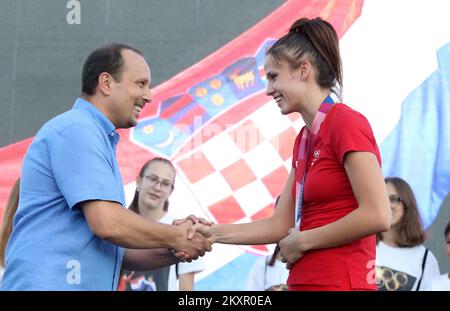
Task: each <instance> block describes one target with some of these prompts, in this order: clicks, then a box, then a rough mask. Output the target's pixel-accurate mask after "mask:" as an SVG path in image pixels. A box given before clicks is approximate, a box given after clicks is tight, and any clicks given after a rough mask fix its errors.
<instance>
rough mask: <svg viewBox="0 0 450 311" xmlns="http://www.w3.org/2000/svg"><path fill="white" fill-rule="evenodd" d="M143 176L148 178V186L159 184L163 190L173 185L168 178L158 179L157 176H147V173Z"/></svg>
mask: <svg viewBox="0 0 450 311" xmlns="http://www.w3.org/2000/svg"><path fill="white" fill-rule="evenodd" d="M144 177H145V178H146V179H147V180H148V182H149V184H150V187H156V186H157V185H158V184H160V185H161V189H162V190H164V191H167V190H169V189H172V187H173V185H172V183H171V182H170V181H168V180H159V179H158V177H156V176H148V175H147V176H144Z"/></svg>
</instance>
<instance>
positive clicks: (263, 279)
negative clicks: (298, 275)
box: [247, 256, 289, 291]
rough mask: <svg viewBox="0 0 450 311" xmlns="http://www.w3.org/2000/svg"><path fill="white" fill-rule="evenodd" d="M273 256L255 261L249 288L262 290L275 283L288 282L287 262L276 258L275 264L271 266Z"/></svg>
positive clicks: (249, 278) (249, 276)
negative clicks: (269, 263)
mask: <svg viewBox="0 0 450 311" xmlns="http://www.w3.org/2000/svg"><path fill="white" fill-rule="evenodd" d="M271 257H272V256H263V257H261V258H258V259H257V260H256V261H255V263H254V264H253V266H252V268H251V270H250V273H249V275H248V281H247V290H255V291H262V290H266V289H268V288H269V287H271V286H274V285H280V284H286V283H287V278H288V275H289V270H288V269H286V264H285V263H283V262H281V261H280V260H275V263H274V265H273V266H269V265H268V262H269V261H270V258H271Z"/></svg>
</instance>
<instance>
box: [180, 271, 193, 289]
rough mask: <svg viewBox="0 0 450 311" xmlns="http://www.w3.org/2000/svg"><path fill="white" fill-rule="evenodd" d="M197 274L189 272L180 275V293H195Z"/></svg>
mask: <svg viewBox="0 0 450 311" xmlns="http://www.w3.org/2000/svg"><path fill="white" fill-rule="evenodd" d="M194 280H195V272H188V273H183V274H180V275H179V277H178V281H179V283H178V285H179V286H178V287H179V290H180V291H193V290H194Z"/></svg>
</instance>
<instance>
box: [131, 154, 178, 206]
mask: <svg viewBox="0 0 450 311" xmlns="http://www.w3.org/2000/svg"><path fill="white" fill-rule="evenodd" d="M174 181H175V172H174V170H173V168H172V167H171V166H170V165H169V164H167V163H164V162H160V161H155V162H152V163H151V164H150V165H149V166H148V167H147V169H146V170H145V172H144V176H142V177H141V178H138V179H137V181H136V183H137V186H138V188H139V209H141V208H151V209H157V208H162V207H163V206H164V202H165V201H166V200H167V199H168V198H169V196H170V194H171V193H172V187H173V183H174Z"/></svg>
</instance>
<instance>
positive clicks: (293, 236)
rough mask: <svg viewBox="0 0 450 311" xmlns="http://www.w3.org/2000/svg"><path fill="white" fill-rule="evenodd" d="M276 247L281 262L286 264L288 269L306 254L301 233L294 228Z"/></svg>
mask: <svg viewBox="0 0 450 311" xmlns="http://www.w3.org/2000/svg"><path fill="white" fill-rule="evenodd" d="M278 245H279V246H280V255H281V261H282V262H285V263H286V268H288V269H290V268H291V267H292V265H293V264H294V263H296V262H297V260H299V259H300V258H302V256H303V255H304V254H305V252H306V249H305V247H304V245H303V242H302V232H301V231H299V230H297V229H295V228H291V229H289V231H288V235H287V236H286V237H285V238H284V239H282V240H281V241H280V242H279V243H278Z"/></svg>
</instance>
